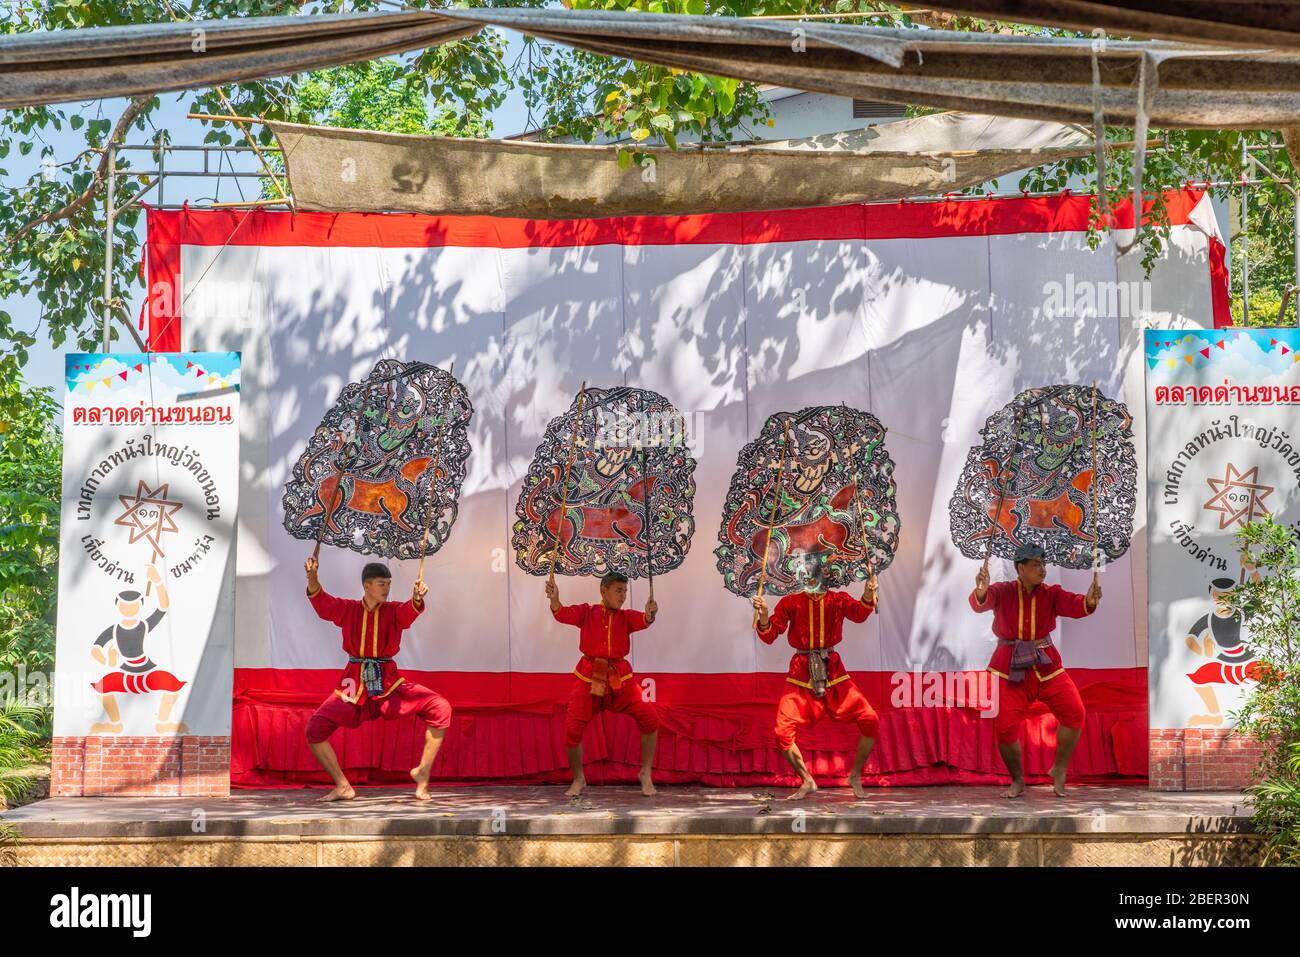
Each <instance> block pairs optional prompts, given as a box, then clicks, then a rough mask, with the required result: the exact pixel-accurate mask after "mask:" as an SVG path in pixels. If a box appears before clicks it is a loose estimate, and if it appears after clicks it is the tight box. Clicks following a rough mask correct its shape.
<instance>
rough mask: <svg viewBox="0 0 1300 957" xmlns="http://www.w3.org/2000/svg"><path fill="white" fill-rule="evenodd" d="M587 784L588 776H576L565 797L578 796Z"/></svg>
mask: <svg viewBox="0 0 1300 957" xmlns="http://www.w3.org/2000/svg"><path fill="white" fill-rule="evenodd" d="M586 786H587V779H586V778H574V779H573V783H572V784H570V785H569V790H567V791H565V792H564V796H565V797H571V798H576V797H577V796H578V795H579V794H581V793H582V789H583V788H585V787H586Z"/></svg>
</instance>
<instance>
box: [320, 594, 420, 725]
mask: <svg viewBox="0 0 1300 957" xmlns="http://www.w3.org/2000/svg"><path fill="white" fill-rule="evenodd" d="M307 598H308V600H309V601H310V602H311V606H312V608H314V609H315V611H316V614H317V615H319V616H320V617H321V618H323V619H324V620H325V621H329V622H333V623H334V624H336V625H338V626H339V627H340V628H341V629H343V650H344V651H345V652H347V653H348V655H349V656H351V657H354V658H391V657H393V656H394V655H396V654H397V652H398V650H399V649H400V648H401V646H402V632H403V631H404V630H405V629H407V628H409V627H411V624H412V623H413V622H414V621H415V619H417V618H419V617H420V613H421V612H422V611H424V602H420V604H418V605H417V604H415V603H414V602H413V601H402V602H397V601H386V602H384V603H383V604H381V605H379V606H378V607H377V608H375V610H374V611H371V610H370V609H368V608H366V605H365V602H363V601H360V600H359V599H356V598H335V597H334V596H333V595H331V594H329V593H328V592H326V591H325V589H324V588H322V589H321V590H320V591H318V592H316V594H314V595H308V596H307ZM382 667H383V672H384V673H383V678H384V693H383V695H381V696H380V697H385V698H386V697H388V695H390V694H392V692H393V689H394V688H396V687H397V686H398V685H399V684H401V683H402V682H403V681H405V680H406V679H405V678H403V677H402V676H401V675H400V674H398V671H397V663H396V662H394V661H385V662H382ZM334 693H335V694H336V695H338V696H339V697H340V698H342V699H343V700H344V701H350V702H353V703H354V704H361V703H362V702H364V701H365V700H366V686H365V684H364V683H363V682H362V680H361V665H360V664H359V663H357V662H355V661H349V662H348V664H347V667H346V668H344V669H343V674H342V675H341V676H340V677H339V686H338V688H336V689H335V690H334Z"/></svg>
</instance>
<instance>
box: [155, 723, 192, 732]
mask: <svg viewBox="0 0 1300 957" xmlns="http://www.w3.org/2000/svg"><path fill="white" fill-rule="evenodd" d="M153 729H154V730H155V731H157V732H158V733H159V734H184V733H185V732H186V731H188V730H189V726H188V725H185V724H181V723H180V722H175V721H173V722H170V723H166V724H164V723H163V722H159V723H158V724H155V725H154V726H153Z"/></svg>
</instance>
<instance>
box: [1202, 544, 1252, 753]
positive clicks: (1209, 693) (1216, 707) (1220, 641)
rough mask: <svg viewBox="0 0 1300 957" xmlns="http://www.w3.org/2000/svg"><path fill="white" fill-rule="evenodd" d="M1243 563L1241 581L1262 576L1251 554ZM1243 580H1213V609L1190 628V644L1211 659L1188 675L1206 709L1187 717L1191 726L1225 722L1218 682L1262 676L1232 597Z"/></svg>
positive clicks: (1226, 683)
mask: <svg viewBox="0 0 1300 957" xmlns="http://www.w3.org/2000/svg"><path fill="white" fill-rule="evenodd" d="M1241 564H1242V569H1241V576H1240V582H1245V581H1246V577H1247V575H1249V576H1250V578H1251V580H1252V581H1260V579H1261V575H1260V573H1259V571H1258V569H1257V568H1256V567H1255V565H1254V563H1253V562H1251V561H1250V557H1249V555H1248V554H1245V553H1243V554H1242V556H1241ZM1240 582H1234V581H1233V580H1232V579H1231V578H1216V579H1214V581H1212V582H1210V587H1209V592H1210V608H1209V610H1208V611H1207V612H1206V613H1205V614H1204V615H1202V616H1201V617H1200V618H1198V619H1196V621H1195V622H1194V623H1193V624H1192V627H1190V628H1188V629H1187V638H1186V639H1185V640H1186V642H1187V647H1188V648H1189V649H1191V651H1192V652H1193V653H1194V654H1197V655H1200V656H1201V657H1203V658H1208V659H1209V660H1208V661H1206V663H1205V664H1203V665H1201V666H1200V667H1199V668H1197V669H1196V670H1195V671H1193V672H1191V673H1190V674H1188V676H1187V677H1188V679H1190V680H1191V682H1192V684H1193V685H1194V686H1195V690H1196V694H1197V695H1198V696H1199V697H1200V699H1201V701H1203V702H1204V703H1205V711H1206V713H1204V714H1194V715H1191V716H1190V717H1189V718H1188V719H1187V727H1189V728H1196V727H1203V726H1209V727H1219V726H1220V725H1222V724H1223V721H1224V716H1223V709H1222V707H1221V706H1220V704H1219V699H1218V696H1217V695H1216V694H1215V692H1214V686H1215V685H1223V686H1225V687H1227V686H1230V685H1231V686H1237V685H1242V684H1245V683H1246V682H1247V681H1255V680H1257V679H1258V677H1259V662H1258V661H1256V660H1255V653H1254V652H1253V651H1252V650H1251V649H1250V646H1249V645H1247V644H1246V642H1245V641H1244V640H1243V638H1242V633H1241V631H1242V618H1241V612H1240V611H1238V610H1237V609H1236V608H1235V607H1233V604H1232V600H1231V591H1232V589H1233V588H1234V587H1236V586H1237V585H1238V584H1239V583H1240Z"/></svg>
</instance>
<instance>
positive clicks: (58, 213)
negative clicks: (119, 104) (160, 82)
mask: <svg viewBox="0 0 1300 957" xmlns="http://www.w3.org/2000/svg"><path fill="white" fill-rule="evenodd" d="M153 98H154V94H152V93H148V94H144V95H142V96H137V97H135V98H134V99H132V100H131V102H130V104H129V105H128V106H127V108H126V109H125V110H124V111H123V112H122V115H121V116H120V117H118V120H117V125H116V126H114V127H113V132H112V133H110V134H109V136H108V139H107V140H106V141H105V143H104V145H105V146H106V147H107V146H109V145H111V144H114V143H118V142H121V140H122V139H123V138H124V137H125V136H126V131H127V130H128V129H130V127H131V124H132V123H134V122H135V121H136V119H137V118H138V117H139V116H140V114H141V113H143V112H144V111H145V109H147V108H148V106H149V104H150V103H152V102H153ZM108 156H109V151H108V150H107V149H105V150H104V152H103V154H102V155H101V156H100V158H99V166H97V167H96V168H95V178H94V179H93V180H91V183H90V185H89V186H87V187H86V190H85V192H83V193H82V194H81V195H80V196H78V197H77V198H76V199H74V200H73V201H72V202H70V203H68V204H67V205H66V206H64V207H62V208H61V209H56V210H54V211H53V212H49V213H46V214H45V215H44V216H38V217H37V218H36V219H33V220H32V221H31V222H29V223H27V224H26V225H24V226H23V227H22V228H20V229H19V230H18V232H16V233H14V234H13V236H12V237H10V239H9V241H8V242H6V243H5V249H8V248H9V247H11V246H13V245H15V244H16V243H17V242H18V241H19V240H21V239H22V238H23V237H24V236H26V235H27V234H28V233H30V232H31V231H32V230H33V229H35V228H36V227H37V226H42V225H44V224H45V223H53V222H57V221H58V220H60V219H71V218H72V217H73V216H75V215H77V214H78V213H79V212H81V211H82V210H83V209H85V208H86V207H87V206H88V205H90V203H91V201H92V200H94V198H95V196H96V195H97V194H98V193H99V190H100V187H102V186H103V185H104V179H105V178H106V177H107V176H108Z"/></svg>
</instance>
